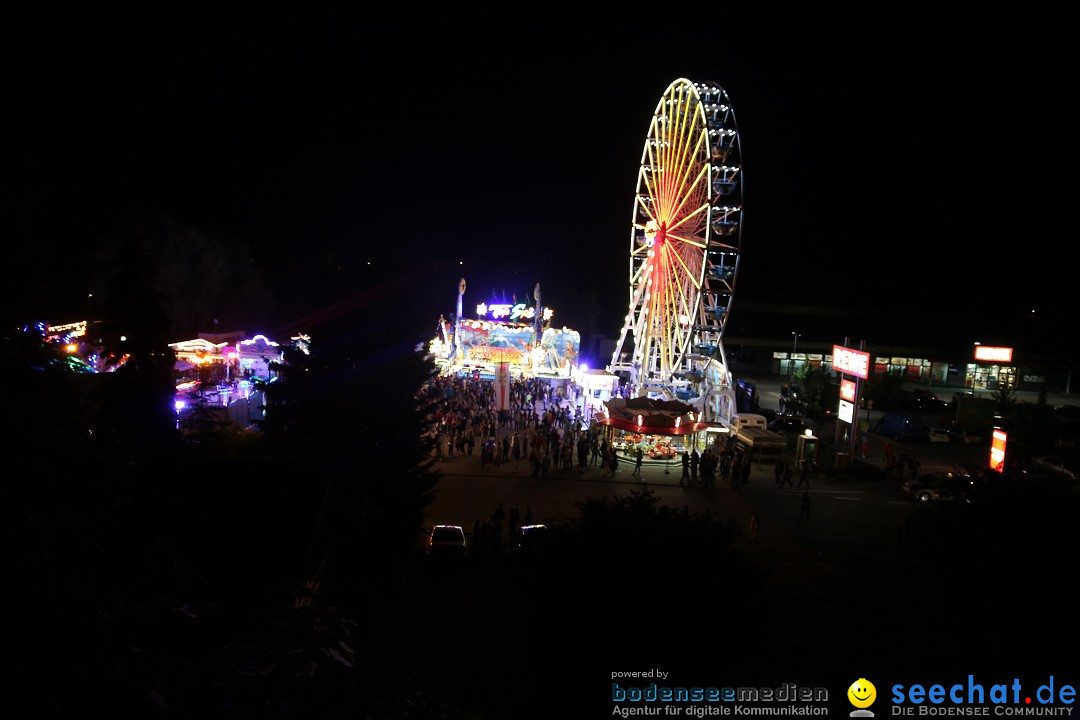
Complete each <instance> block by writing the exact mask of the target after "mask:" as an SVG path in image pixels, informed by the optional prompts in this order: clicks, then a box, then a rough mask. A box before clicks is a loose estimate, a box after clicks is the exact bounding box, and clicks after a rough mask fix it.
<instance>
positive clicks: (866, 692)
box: [847, 678, 877, 708]
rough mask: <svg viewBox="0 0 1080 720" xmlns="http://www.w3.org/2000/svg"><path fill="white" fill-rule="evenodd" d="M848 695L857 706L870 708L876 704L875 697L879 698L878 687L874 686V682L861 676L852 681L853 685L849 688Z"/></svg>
mask: <svg viewBox="0 0 1080 720" xmlns="http://www.w3.org/2000/svg"><path fill="white" fill-rule="evenodd" d="M847 696H848V700H850V701H851V704H852V705H854V706H855V707H857V708H868V707H870V706H871V705H873V704H874V699H875V698H877V688H875V687H874V683H872V682H870V681H869V680H867V679H866V678H859V679H858V680H856V681H855V682H853V683H851V687H849V688H848V690H847Z"/></svg>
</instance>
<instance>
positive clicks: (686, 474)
mask: <svg viewBox="0 0 1080 720" xmlns="http://www.w3.org/2000/svg"><path fill="white" fill-rule="evenodd" d="M679 484H680V485H689V484H690V453H689V452H687V451H686V450H683V454H682V477H681V478H679Z"/></svg>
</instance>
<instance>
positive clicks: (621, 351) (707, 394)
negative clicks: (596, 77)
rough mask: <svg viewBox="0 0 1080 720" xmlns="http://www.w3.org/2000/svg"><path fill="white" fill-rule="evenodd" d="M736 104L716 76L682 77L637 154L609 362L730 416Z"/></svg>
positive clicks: (651, 389) (737, 217) (714, 413)
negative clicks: (624, 301)
mask: <svg viewBox="0 0 1080 720" xmlns="http://www.w3.org/2000/svg"><path fill="white" fill-rule="evenodd" d="M742 195H743V174H742V157H741V147H740V139H739V133H738V129H737V127H736V125H735V112H734V110H733V109H732V107H731V103H730V101H729V100H728V96H727V93H726V92H725V91H724V89H723V88H721V87H720V86H719V85H716V84H715V83H710V82H705V83H695V82H691V81H690V80H687V79H684V78H680V79H678V80H676V81H675V82H673V83H671V85H669V86H668V88H667V90H665V91H664V94H663V95H662V96H661V98H660V102H659V103H658V104H657V106H656V110H655V112H654V113H653V118H652V121H651V122H650V125H649V132H648V136H647V137H646V140H645V146H644V149H643V150H642V154H641V165H640V168H639V170H638V177H637V188H636V192H635V195H634V208H633V215H632V219H631V230H630V262H629V309H628V312H627V314H626V319H625V322H624V324H623V328H622V332H621V334H620V337H619V340H618V343H617V345H616V348H615V353H614V355H613V356H612V362H611V365H610V366H609V370H611V371H612V372H617V373H622V374H625V375H628V376H629V383H630V386H631V388H632V392H633V394H635V395H637V396H639V397H651V398H656V399H666V400H682V401H684V402H687V403H689V404H691V405H694V406H696V407H698V408H699V409H700V411H701V417H700V418H699V419H702V420H705V421H707V422H726V421H727V420H729V419H730V416H731V415H732V414H733V413H734V412H735V408H736V405H735V393H734V388H733V385H732V379H731V373H730V371H729V370H728V366H727V359H726V356H725V353H724V347H723V335H724V329H725V327H726V326H727V320H728V316H729V314H730V311H731V306H732V301H733V300H734V296H735V279H736V276H737V274H738V266H739V255H740V250H741V244H742V229H743V218H742V215H743V210H742Z"/></svg>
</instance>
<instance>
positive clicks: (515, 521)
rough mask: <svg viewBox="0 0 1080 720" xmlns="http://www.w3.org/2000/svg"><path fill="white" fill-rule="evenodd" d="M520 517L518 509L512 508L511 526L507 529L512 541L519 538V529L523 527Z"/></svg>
mask: <svg viewBox="0 0 1080 720" xmlns="http://www.w3.org/2000/svg"><path fill="white" fill-rule="evenodd" d="M520 517H521V516H520V513H518V509H517V508H516V507H513V508H510V518H509V519H510V524H509V525H508V526H507V528H506V533H507V535H508V536H509V538H510V539H511V540H513V539H514V538H515V537H517V532H518V529H519V528H520V527H521V520H520Z"/></svg>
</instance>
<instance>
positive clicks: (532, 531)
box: [517, 524, 550, 553]
mask: <svg viewBox="0 0 1080 720" xmlns="http://www.w3.org/2000/svg"><path fill="white" fill-rule="evenodd" d="M549 540H550V533H549V531H548V526H547V525H544V524H537V525H522V526H521V528H520V529H519V530H518V541H517V549H518V551H519V552H523V553H537V552H540V551H541V550H542V549H543V548H545V547H546V546H547V543H548V542H549Z"/></svg>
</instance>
